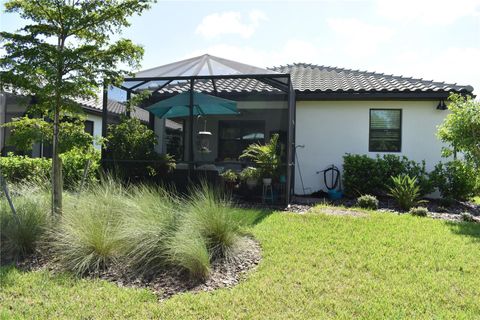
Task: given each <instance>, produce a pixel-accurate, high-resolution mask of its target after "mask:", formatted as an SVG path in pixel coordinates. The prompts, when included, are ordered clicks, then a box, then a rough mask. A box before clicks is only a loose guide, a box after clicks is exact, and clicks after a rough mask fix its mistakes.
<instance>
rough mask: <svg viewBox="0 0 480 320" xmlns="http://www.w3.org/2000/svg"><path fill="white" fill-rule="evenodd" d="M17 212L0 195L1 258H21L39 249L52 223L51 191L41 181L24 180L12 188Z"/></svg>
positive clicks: (7, 259)
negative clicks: (48, 192) (42, 186)
mask: <svg viewBox="0 0 480 320" xmlns="http://www.w3.org/2000/svg"><path fill="white" fill-rule="evenodd" d="M11 194H12V195H13V196H14V199H13V204H14V207H15V211H16V214H15V215H14V214H13V213H12V211H11V208H10V206H9V204H8V202H7V201H6V199H5V197H4V196H0V260H3V261H9V260H12V259H13V260H19V259H22V258H25V257H26V256H28V255H29V254H32V253H34V252H35V250H36V249H37V246H38V243H39V242H40V240H41V238H42V235H43V234H44V232H45V230H46V228H47V226H48V225H49V223H50V217H49V205H48V195H47V193H46V191H45V190H43V189H41V188H40V187H39V186H38V185H34V184H32V183H31V184H22V185H17V186H16V188H15V189H14V190H11Z"/></svg>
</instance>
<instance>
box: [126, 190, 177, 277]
mask: <svg viewBox="0 0 480 320" xmlns="http://www.w3.org/2000/svg"><path fill="white" fill-rule="evenodd" d="M130 202H131V204H130V206H129V209H130V210H129V212H128V214H127V215H125V217H124V219H123V222H122V227H121V230H120V239H121V242H122V252H123V255H124V259H125V261H126V263H127V265H128V266H129V267H131V268H133V270H135V271H138V272H140V273H145V272H155V271H157V270H158V269H159V268H162V267H164V266H165V265H166V264H167V260H168V254H169V253H168V248H169V246H168V241H169V239H170V238H171V237H172V235H173V232H174V230H175V228H176V226H177V223H176V222H177V216H178V212H177V211H178V210H179V208H180V203H179V201H178V199H176V198H175V197H173V196H172V195H171V194H169V193H168V192H167V191H165V190H164V189H161V188H153V187H148V186H145V185H141V186H138V187H136V188H133V190H132V191H131V192H130Z"/></svg>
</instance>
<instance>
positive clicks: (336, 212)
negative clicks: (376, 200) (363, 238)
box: [319, 207, 367, 217]
mask: <svg viewBox="0 0 480 320" xmlns="http://www.w3.org/2000/svg"><path fill="white" fill-rule="evenodd" d="M319 212H320V213H325V214H328V215H332V216H351V217H366V216H367V214H366V213H365V212H361V211H357V210H350V209H344V208H335V207H324V208H319Z"/></svg>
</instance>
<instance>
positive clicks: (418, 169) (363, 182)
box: [343, 154, 434, 196]
mask: <svg viewBox="0 0 480 320" xmlns="http://www.w3.org/2000/svg"><path fill="white" fill-rule="evenodd" d="M343 161H344V162H343V170H344V171H343V184H344V189H345V193H346V194H347V195H350V196H359V195H364V194H372V195H377V196H383V195H386V193H387V190H388V188H389V187H391V186H392V179H391V177H394V176H398V175H409V176H410V177H412V178H413V177H416V178H417V181H418V184H419V187H420V192H421V194H422V195H425V194H427V193H430V192H432V191H433V190H434V188H433V185H432V183H431V182H430V180H429V177H428V173H427V172H426V170H425V161H422V162H421V163H417V162H415V161H412V160H409V159H408V158H407V157H399V156H396V155H390V154H388V155H384V156H383V157H380V156H379V155H377V157H376V158H370V157H368V156H366V155H358V154H347V155H345V156H344V157H343Z"/></svg>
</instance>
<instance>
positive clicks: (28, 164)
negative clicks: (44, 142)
mask: <svg viewBox="0 0 480 320" xmlns="http://www.w3.org/2000/svg"><path fill="white" fill-rule="evenodd" d="M0 168H1V170H2V173H3V176H4V177H5V179H6V180H7V181H8V182H14V183H16V182H26V181H30V182H33V181H36V180H37V179H45V178H49V177H50V171H51V168H52V162H51V160H50V159H45V158H30V157H27V156H15V155H13V154H12V153H9V154H8V155H7V156H6V157H0Z"/></svg>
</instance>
